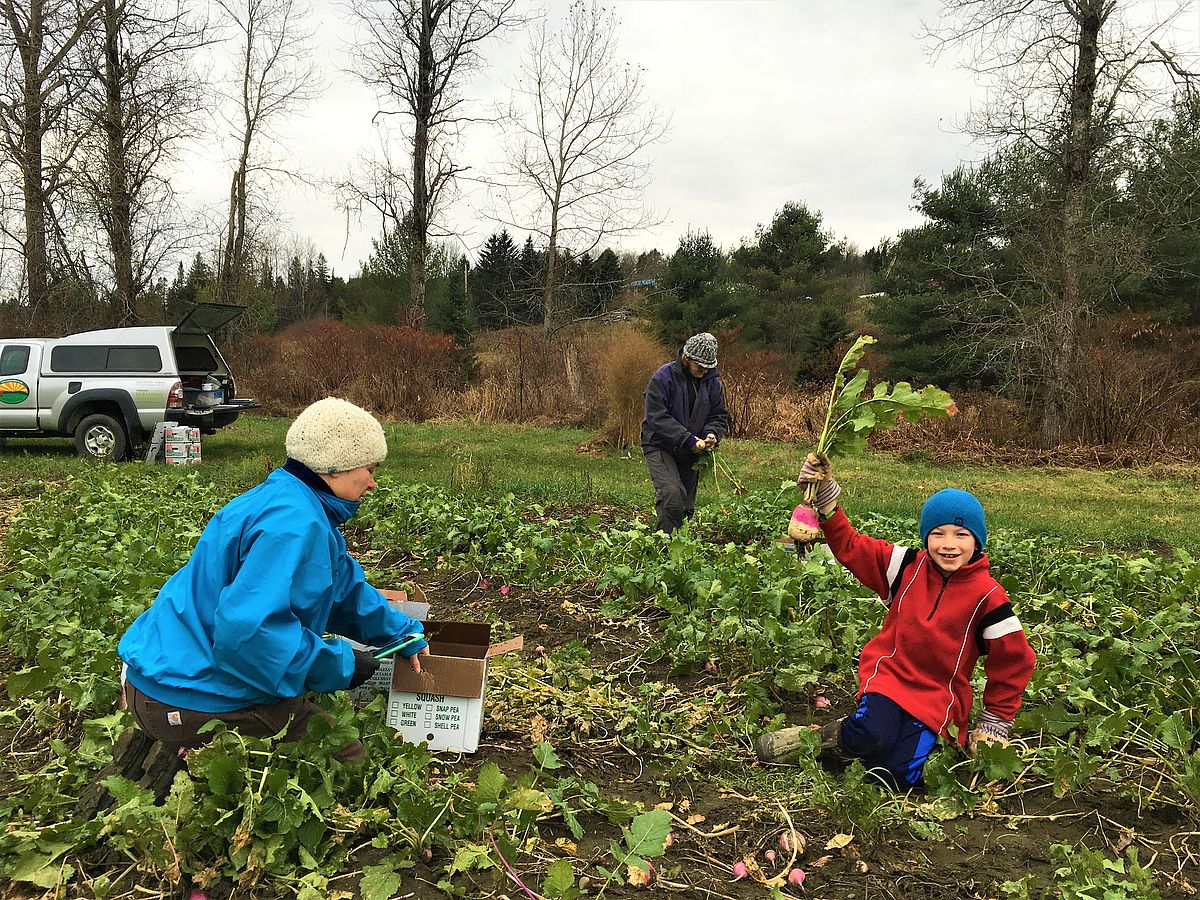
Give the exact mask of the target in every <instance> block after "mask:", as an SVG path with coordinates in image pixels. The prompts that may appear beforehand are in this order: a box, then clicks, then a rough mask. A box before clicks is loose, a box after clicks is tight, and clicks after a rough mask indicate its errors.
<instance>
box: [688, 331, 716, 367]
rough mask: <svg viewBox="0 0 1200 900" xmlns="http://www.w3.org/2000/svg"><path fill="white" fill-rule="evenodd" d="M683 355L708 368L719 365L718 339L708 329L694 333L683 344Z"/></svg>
mask: <svg viewBox="0 0 1200 900" xmlns="http://www.w3.org/2000/svg"><path fill="white" fill-rule="evenodd" d="M683 355H684V356H686V357H687V358H688V359H690V360H691V361H692V362H694V363H696V364H697V365H700V366H704V368H706V369H715V368H716V367H717V339H716V338H715V337H713V336H712V335H711V334H709V333H708V332H707V331H702V332H700V333H699V334H693V335H692V336H691V337H690V338H688V339H687V342H686V343H685V344H684V345H683Z"/></svg>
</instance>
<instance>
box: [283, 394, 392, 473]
mask: <svg viewBox="0 0 1200 900" xmlns="http://www.w3.org/2000/svg"><path fill="white" fill-rule="evenodd" d="M284 444H285V446H286V447H287V455H288V456H290V457H291V458H292V459H294V460H296V461H297V462H301V463H304V465H306V466H308V467H309V468H310V469H312V470H313V471H314V472H318V473H320V474H323V475H330V474H332V473H334V472H349V471H350V470H351V469H357V468H359V467H360V466H374V465H378V464H379V463H381V462H383V458H384V457H385V456H387V440H386V439H385V438H384V436H383V426H382V425H380V424H379V422H378V421H376V419H375V417H374V416H373V415H371V414H370V413H369V412H367V411H366V410H365V409H360V408H359V407H357V406H355V405H354V404H353V403H350V402H349V401H347V400H339V399H338V398H337V397H326V398H325V399H324V400H318V401H317V402H316V403H313V404H311V405H310V406H308V407H306V408H305V409H304V411H303V412H301V413H300V415H298V416H296V421H295V422H293V423H292V427H291V428H289V429H288V433H287V439H286V441H285V442H284Z"/></svg>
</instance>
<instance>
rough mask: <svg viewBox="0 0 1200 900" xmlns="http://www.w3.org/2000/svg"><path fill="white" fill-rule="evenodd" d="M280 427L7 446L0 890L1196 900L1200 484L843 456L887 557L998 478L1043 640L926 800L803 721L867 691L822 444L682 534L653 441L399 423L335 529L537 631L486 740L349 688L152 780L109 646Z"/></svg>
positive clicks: (487, 611) (314, 896) (1021, 605)
mask: <svg viewBox="0 0 1200 900" xmlns="http://www.w3.org/2000/svg"><path fill="white" fill-rule="evenodd" d="M287 426H288V423H287V422H286V421H283V420H278V419H269V418H247V419H244V420H242V421H239V422H238V423H237V424H236V425H235V426H234V427H231V428H229V429H226V430H225V431H223V432H222V433H221V434H219V435H217V436H214V437H212V438H210V439H208V440H206V441H205V444H204V455H205V462H204V463H203V464H202V465H200V466H196V467H174V466H172V467H168V466H165V465H155V466H146V465H142V464H139V463H124V464H120V465H116V466H112V465H105V466H96V465H94V464H91V463H86V462H83V461H80V460H78V459H76V458H75V457H74V455H73V453H72V447H71V444H70V442H68V441H65V440H64V441H38V442H28V443H18V442H10V444H9V446H8V447H7V448H6V449H5V451H4V452H3V453H0V542H2V551H3V552H2V553H0V641H2V642H3V644H2V647H3V649H2V650H0V746H5V747H6V748H9V750H10V752H8V753H6V754H3V755H0V895H3V896H5V897H9V896H12V897H20V898H35V897H36V898H48V897H54V898H59V897H63V898H65V897H70V898H75V897H92V898H105V900H134V898H136V900H143V898H148V897H158V898H162V900H166V898H171V900H174V898H178V897H186V896H189V894H190V892H191V891H193V890H195V891H198V892H201V891H202V892H203V893H202V896H205V897H207V898H208V900H233V898H246V900H282V898H293V897H294V898H298V900H327V898H343V900H356V898H361V900H393V898H396V897H412V898H418V900H435V898H444V897H446V896H460V897H468V898H495V900H502V898H506V897H508V898H511V897H518V896H521V897H537V898H544V900H577V898H583V897H609V898H618V897H632V896H657V897H668V896H671V897H678V896H686V897H709V898H726V900H752V898H753V900H758V898H765V897H774V898H780V900H786V898H797V900H798V898H803V897H817V898H825V900H831V898H839V900H841V898H845V900H850V898H853V900H896V898H897V897H905V898H907V897H921V898H926V900H960V898H966V897H971V898H999V897H1009V898H1016V900H1034V898H1038V900H1045V898H1048V897H1050V898H1056V897H1062V898H1084V897H1089V898H1090V897H1097V898H1098V897H1104V898H1105V900H1155V898H1158V900H1175V898H1185V897H1191V896H1194V895H1195V893H1196V890H1197V887H1196V886H1197V885H1200V821H1198V820H1197V814H1196V809H1197V803H1198V802H1200V749H1198V748H1200V676H1198V674H1197V667H1196V649H1195V648H1196V647H1197V646H1200V610H1198V607H1197V604H1196V602H1195V599H1196V592H1197V586H1198V585H1200V562H1197V560H1196V559H1195V557H1194V556H1193V555H1191V554H1192V553H1194V551H1195V550H1196V548H1197V547H1200V533H1198V528H1200V524H1198V523H1200V516H1198V515H1197V513H1198V512H1200V510H1198V506H1200V501H1198V499H1197V491H1196V475H1195V473H1189V472H1186V471H1179V472H1173V473H1154V472H1150V471H1122V472H1117V473H1110V472H1096V471H1083V470H1056V469H1020V468H1010V467H1005V466H1001V465H975V466H955V467H952V468H950V467H940V466H936V465H931V464H930V463H929V462H927V461H924V460H910V461H905V460H901V459H897V458H895V457H890V456H868V457H864V458H860V459H855V460H848V461H838V462H837V467H838V470H839V473H840V476H841V479H842V481H843V483H844V486H845V494H844V503H845V506H846V507H847V509H848V510H849V511H850V513H851V515H852V516H853V517H855V518H861V519H862V520H863V521H868V518H867V517H868V516H869V515H873V518H871V519H870V520H869V522H868V524H869V526H870V528H869V530H870V532H871V533H872V534H875V535H877V536H879V537H883V538H886V539H888V540H891V541H894V542H895V541H901V542H902V541H905V540H911V539H912V537H913V534H912V533H913V530H914V528H913V522H912V519H913V517H915V515H916V512H917V509H918V506H919V503H920V501H921V500H922V499H923V498H924V497H925V496H926V495H928V494H929V493H930V492H932V491H933V490H936V489H938V488H941V487H945V486H948V485H956V486H961V487H965V488H969V489H972V490H974V491H976V492H977V493H978V494H979V495H980V496H981V498H982V499H983V501H984V504H985V506H986V507H987V509H988V510H989V516H990V527H991V536H990V537H989V541H988V551H989V557H990V558H991V559H992V561H993V567H992V572H993V574H995V575H996V577H997V578H998V579H999V580H1000V581H1001V583H1002V584H1003V585H1004V587H1005V589H1006V591H1008V593H1009V596H1010V597H1011V598H1012V600H1013V604H1014V608H1015V609H1017V610H1019V615H1020V620H1021V622H1022V626H1023V630H1024V631H1025V633H1026V634H1027V636H1028V638H1029V640H1030V644H1031V646H1033V647H1034V649H1035V652H1036V653H1037V657H1038V660H1037V666H1036V668H1035V669H1034V671H1033V676H1032V680H1031V682H1030V684H1029V686H1028V687H1027V689H1026V691H1025V694H1024V701H1023V705H1022V707H1021V709H1020V711H1019V712H1018V714H1017V718H1016V721H1015V725H1014V732H1013V735H1014V740H1013V742H1012V743H1011V744H1010V745H1007V746H996V747H989V748H984V749H982V750H981V751H980V752H979V754H978V755H976V756H974V757H968V756H965V755H963V754H962V753H961V752H959V751H958V750H957V749H954V748H952V747H950V746H945V747H942V748H941V749H939V750H937V751H936V752H935V753H934V755H933V757H932V759H931V760H930V762H929V764H928V765H927V766H926V768H925V785H924V790H923V791H914V792H913V793H911V794H896V793H892V792H890V791H886V790H883V789H881V788H879V787H878V786H877V785H875V784H873V783H872V782H871V781H870V780H869V778H868V777H867V775H866V773H865V771H864V770H863V768H862V765H861V764H860V763H858V762H853V763H851V764H850V765H849V767H848V768H846V769H845V770H837V769H835V770H830V769H829V768H827V767H826V766H825V765H823V764H822V763H821V761H820V760H819V758H818V756H817V753H816V751H817V746H816V745H817V740H816V736H815V734H813V733H812V732H811V730H810V729H809V728H806V727H805V726H810V727H811V726H821V725H823V724H827V723H829V722H831V721H833V720H834V719H835V718H836V717H839V716H842V715H845V714H847V713H848V712H850V711H852V710H853V709H854V707H855V704H856V702H857V696H856V692H857V683H858V675H857V656H858V653H859V651H860V650H861V647H862V646H863V643H864V641H865V640H867V639H869V637H870V636H871V635H872V634H873V633H874V632H875V631H876V630H877V629H878V628H879V625H880V622H881V620H882V618H883V615H884V610H883V608H882V606H881V604H880V603H879V598H878V596H877V595H874V594H873V593H872V592H871V591H870V590H869V589H867V588H865V587H864V586H863V585H861V584H859V583H857V582H856V581H855V580H854V579H853V578H852V577H851V576H850V575H849V573H848V572H846V571H845V570H844V569H842V568H841V567H840V566H831V565H829V564H828V563H827V562H825V561H822V559H821V558H820V557H815V558H810V559H808V560H800V559H798V558H797V557H796V555H795V554H794V553H793V552H792V550H791V548H785V547H782V546H780V545H779V544H778V543H776V542H775V541H774V540H773V538H775V537H777V536H778V535H779V534H780V533H782V532H783V530H784V525H785V522H786V516H787V512H788V511H789V509H790V504H791V502H792V493H793V490H794V489H788V490H786V491H783V490H781V482H782V481H783V480H784V479H785V478H786V477H787V476H789V475H791V474H793V473H794V472H795V470H796V468H797V465H798V462H799V459H800V456H801V453H802V452H803V448H799V447H792V446H781V445H774V444H767V443H756V442H741V441H731V442H729V444H728V446H726V447H725V448H723V450H722V451H721V453H722V459H723V460H724V461H725V464H726V465H727V466H728V467H729V469H730V470H731V471H732V473H733V476H734V478H735V479H736V480H737V481H738V482H739V483H741V484H743V485H744V486H745V488H746V489H747V494H746V495H745V496H737V497H734V496H732V495H731V491H733V486H732V484H731V482H730V480H729V479H728V478H724V477H723V478H722V479H720V480H719V481H717V482H715V483H714V481H713V477H712V476H711V475H710V476H708V477H707V478H706V479H705V480H704V481H702V483H701V491H700V493H701V503H702V509H701V510H699V512H698V516H697V519H698V525H697V527H696V528H695V529H689V530H688V531H686V532H680V533H677V534H676V535H675V536H673V538H672V540H671V542H670V544H669V545H668V546H667V547H666V552H663V550H664V548H663V547H662V546H661V544H660V542H659V539H658V538H657V537H656V536H654V535H651V534H649V533H648V531H647V528H646V524H645V523H647V522H648V521H650V520H651V509H652V503H653V497H652V494H651V490H650V486H649V482H648V479H647V477H646V474H645V471H644V466H643V463H642V460H641V458H640V454H639V453H637V452H635V453H633V454H629V453H620V452H612V453H607V454H588V453H581V452H579V450H578V449H577V447H578V446H579V445H580V444H581V443H583V442H585V441H586V439H587V438H588V437H589V436H590V435H588V434H587V433H585V432H582V431H571V430H562V429H534V428H515V427H495V426H484V425H479V424H476V423H471V422H455V423H443V424H425V425H389V426H387V434H388V441H389V445H390V447H391V455H390V457H389V459H388V460H387V462H386V464H385V466H384V467H383V469H382V473H381V477H380V487H379V489H378V490H377V491H375V492H373V493H372V494H370V495H368V499H367V501H366V502H365V503H364V504H363V507H362V509H361V510H360V511H359V512H358V515H357V516H356V517H355V518H354V519H353V520H352V521H351V522H350V523H348V524H347V526H346V527H345V529H344V531H345V533H346V536H347V539H348V541H349V544H350V546H351V548H352V550H353V552H354V554H355V555H356V557H357V558H358V559H359V560H360V561H361V562H362V564H363V566H364V568H365V570H366V572H367V575H368V577H369V579H370V581H371V583H373V584H375V585H377V586H379V587H392V588H399V587H407V586H411V585H420V586H421V587H422V588H423V589H424V591H425V593H426V595H427V597H428V599H429V601H430V604H431V607H430V618H434V619H461V620H466V621H471V622H488V623H490V624H491V625H492V639H493V640H501V639H507V638H509V637H514V638H515V637H518V636H519V637H521V638H522V639H523V642H524V647H523V649H520V650H514V651H512V652H509V653H507V654H505V655H504V656H501V657H497V658H495V659H494V660H492V662H491V663H490V664H489V670H488V675H487V695H486V696H487V701H486V707H485V709H484V711H483V714H482V716H483V724H482V729H483V730H482V736H481V743H480V747H479V749H478V751H477V752H476V753H474V754H459V753H455V752H446V753H437V754H433V753H430V752H428V751H427V750H426V749H424V748H423V747H422V746H420V745H413V744H409V743H405V742H404V741H402V740H399V739H397V736H396V734H395V732H394V731H393V730H392V729H390V728H388V727H387V726H386V723H385V718H384V698H382V697H379V698H376V699H375V700H374V701H372V702H371V704H370V705H368V706H366V707H362V708H356V707H355V706H354V705H352V703H351V701H350V698H349V697H348V696H347V694H346V693H345V692H342V691H336V692H332V693H330V694H327V695H323V696H322V697H321V698H320V702H321V703H322V704H323V705H324V707H325V709H327V710H328V711H329V713H330V715H331V723H332V724H331V726H330V727H332V728H333V731H332V733H328V734H327V733H325V732H327V731H328V728H324V729H323V728H322V727H321V726H318V727H316V728H314V729H313V731H312V733H310V734H309V735H308V736H307V737H306V738H304V739H303V740H302V741H301V742H299V743H283V742H271V741H268V740H255V739H252V738H247V737H246V736H244V735H239V734H237V733H234V732H228V733H224V734H220V735H218V736H217V737H216V738H215V739H214V740H213V742H212V743H211V744H210V745H209V746H207V747H203V748H199V749H194V750H192V751H191V752H190V753H189V754H188V757H187V759H186V761H185V763H184V764H183V768H182V769H181V770H180V771H178V772H176V773H174V775H173V781H171V782H170V785H169V790H167V786H166V785H165V784H163V785H161V787H162V789H163V790H165V791H166V793H165V794H163V795H156V794H155V792H154V791H153V790H150V789H148V788H147V785H148V784H157V783H158V782H155V781H154V780H153V779H152V778H151V774H152V773H151V766H150V764H149V762H147V763H146V766H145V771H144V773H143V769H142V768H141V767H140V765H139V767H135V768H123V769H122V773H123V774H124V776H125V777H105V773H106V771H108V768H107V767H110V766H112V764H113V757H114V746H116V745H118V744H119V742H120V741H122V740H125V739H126V738H128V737H129V736H130V735H131V734H132V733H133V732H131V731H129V730H127V729H129V728H130V725H131V718H130V716H129V714H128V712H123V711H121V710H120V709H118V705H117V701H118V697H119V695H120V681H119V675H118V673H119V671H120V661H119V659H118V658H117V652H116V648H117V643H118V641H119V639H120V636H121V635H122V634H123V633H124V632H125V629H126V628H127V627H128V625H129V623H130V622H132V621H133V619H134V618H135V617H136V616H138V615H139V614H140V613H141V612H142V611H143V610H144V609H145V608H146V607H147V606H148V605H149V604H150V603H152V602H155V598H156V596H157V595H158V591H159V589H160V587H161V586H162V584H163V583H164V582H165V580H166V579H167V578H168V577H169V576H170V575H171V573H173V572H175V571H177V570H178V569H179V567H180V566H182V565H183V564H184V563H185V562H186V560H187V559H188V557H189V556H190V555H191V548H192V546H193V544H194V543H195V541H196V540H197V538H198V536H199V534H200V531H201V529H202V527H203V525H204V523H205V522H206V521H207V520H208V518H209V516H211V514H212V513H213V512H214V511H215V510H216V509H218V508H219V507H220V506H221V505H222V504H223V503H224V502H225V501H226V500H227V499H228V498H229V497H231V496H233V495H234V494H236V493H238V492H239V491H241V490H242V489H244V488H247V487H249V486H251V485H253V484H255V483H257V482H259V481H261V480H262V478H263V477H264V476H265V475H266V473H267V472H269V471H270V470H271V469H273V468H274V467H275V466H277V465H279V464H280V463H282V462H283V459H284V451H283V444H284V435H285V433H286V430H287ZM718 488H719V492H718ZM593 511H594V512H596V513H597V515H591V514H590V513H591V512H593ZM580 513H582V515H580ZM635 519H636V520H638V522H634V520H635ZM639 522H640V524H639ZM1047 547H1053V548H1054V549H1053V552H1047ZM1168 547H1169V548H1174V549H1175V550H1176V551H1177V552H1165V551H1166V550H1167V548H1168ZM330 639H336V638H330ZM984 668H985V667H984V666H981V667H980V668H979V669H978V670H977V671H976V673H975V674H976V681H977V682H979V681H982V680H983V677H984V674H985V672H984ZM979 686H980V685H978V684H977V687H979ZM433 687H438V685H436V684H434V685H433ZM437 693H440V692H439V691H434V694H435V695H436V694H437ZM322 724H323V720H322ZM788 725H794V726H798V729H797V731H796V732H795V733H796V734H799V735H800V742H801V746H800V747H798V748H797V750H796V752H795V753H794V755H792V756H790V757H789V758H787V759H784V760H778V761H775V762H770V763H764V762H761V761H759V760H758V759H757V757H756V754H755V749H754V748H755V742H756V740H757V739H758V737H759V736H760V735H761V734H762V733H764V732H766V731H772V730H775V729H778V728H781V727H784V726H788ZM354 735H357V736H358V737H359V738H360V739H361V740H362V742H363V743H364V744H365V745H366V747H367V756H366V759H365V760H364V761H363V762H362V763H361V764H355V765H343V764H342V763H339V762H337V761H336V760H335V759H334V758H333V756H332V755H331V754H332V753H333V751H334V750H335V749H336V748H337V747H339V746H340V745H341V743H342V742H344V741H345V740H347V739H348V738H349V737H352V736H354ZM172 758H173V757H172ZM147 759H149V757H147ZM156 760H157V763H161V756H160V757H156ZM157 763H156V764H157ZM168 774H171V773H170V771H169V770H168ZM139 776H140V777H139ZM97 791H99V793H97ZM105 792H107V793H105ZM109 794H111V799H112V801H113V802H112V805H111V806H108V807H105V808H97V811H96V812H94V813H92V812H89V813H88V814H85V815H81V814H80V813H79V809H80V804H81V803H83V801H84V798H85V797H104V796H108V795H109ZM88 809H93V807H88ZM781 839H782V840H784V842H785V843H786V845H787V847H788V848H789V849H787V850H784V849H783V847H784V845H783V844H781V843H780V841H781ZM793 847H794V848H798V849H797V850H796V852H794V853H793V852H791V850H790V848H793ZM781 850H782V852H780V851H781ZM739 865H742V866H747V871H748V872H749V874H748V875H747V876H746V877H744V878H741V879H739V880H736V881H734V880H731V877H732V875H733V874H734V867H735V866H739ZM789 877H791V878H792V879H793V880H791V881H789V880H788V878H789ZM797 877H798V878H799V879H801V880H803V885H802V886H801V885H797V884H796V881H795V879H796V878H797ZM516 885H520V886H522V887H524V888H525V889H524V890H518V888H517V887H516ZM639 885H641V886H639Z"/></svg>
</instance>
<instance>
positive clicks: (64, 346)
mask: <svg viewBox="0 0 1200 900" xmlns="http://www.w3.org/2000/svg"><path fill="white" fill-rule="evenodd" d="M243 309H244V307H240V306H226V305H222V304H216V303H202V304H198V305H197V306H196V307H195V308H194V309H192V310H191V312H189V313H188V315H187V316H186V317H185V318H184V320H183V321H182V322H180V323H179V324H178V325H175V326H169V325H154V326H139V327H133V328H108V329H105V330H102V331H85V332H81V333H80V334H72V335H68V336H67V337H63V338H8V339H2V340H0V438H5V439H8V438H20V437H55V436H66V437H73V438H74V439H75V448H76V450H77V451H78V452H79V455H80V456H86V457H92V458H94V459H112V460H119V459H124V458H125V457H126V455H131V454H132V453H133V452H136V451H137V450H139V449H140V448H141V446H142V445H143V444H144V443H145V442H146V440H147V439H148V438H149V436H150V435H152V434H153V433H154V428H155V426H156V425H157V424H158V423H159V422H175V423H178V424H180V425H193V426H196V427H198V428H199V429H200V431H201V432H202V433H204V434H212V433H213V432H214V431H216V430H217V429H218V428H222V427H224V426H226V425H228V424H230V423H231V422H233V421H234V420H235V419H236V418H237V417H238V414H239V413H240V412H241V411H242V410H243V409H247V408H250V407H253V406H257V405H258V404H257V403H256V402H255V401H254V400H250V399H243V400H238V399H235V398H236V387H235V385H234V382H233V376H232V375H231V374H230V372H229V367H228V366H227V365H226V364H225V360H224V359H223V358H222V356H221V353H220V351H219V350H217V345H216V343H215V342H214V341H213V338H212V335H213V332H215V331H216V330H217V329H218V328H220V327H221V326H222V325H224V324H226V323H227V322H230V321H232V320H233V319H234V318H236V317H237V316H239V315H241V313H242V311H243Z"/></svg>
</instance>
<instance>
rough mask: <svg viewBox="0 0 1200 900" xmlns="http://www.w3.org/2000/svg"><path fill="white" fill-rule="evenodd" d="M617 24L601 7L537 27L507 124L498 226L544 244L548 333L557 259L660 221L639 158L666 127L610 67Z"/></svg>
mask: <svg viewBox="0 0 1200 900" xmlns="http://www.w3.org/2000/svg"><path fill="white" fill-rule="evenodd" d="M617 24H618V23H617V20H616V18H615V17H614V16H613V15H612V14H611V13H609V12H607V11H605V10H604V8H603V7H601V6H599V5H598V4H596V3H584V2H577V3H575V4H574V5H572V7H571V10H570V13H569V14H568V17H567V20H566V22H565V23H563V26H562V30H561V31H559V32H557V33H555V32H551V30H550V29H549V27H548V25H547V23H546V22H544V21H543V22H542V23H541V24H540V25H539V27H538V28H537V30H536V32H535V34H534V35H533V38H532V39H531V41H530V44H529V49H528V53H527V56H526V59H525V62H524V63H523V65H522V69H521V75H520V77H519V79H518V81H517V84H516V85H515V87H514V89H513V97H512V100H511V102H510V106H509V112H508V116H507V118H506V121H507V123H508V125H509V127H510V130H511V134H512V136H513V142H512V143H511V144H510V147H509V168H508V172H507V175H508V178H507V180H506V183H505V185H504V187H503V192H504V201H505V204H506V206H507V210H508V213H507V215H501V218H502V219H503V220H504V221H505V223H506V224H509V225H512V226H513V227H515V228H518V229H521V230H524V231H529V232H532V233H534V234H537V235H540V236H541V237H542V239H543V240H544V241H545V242H546V246H547V255H546V266H545V273H544V282H543V285H542V314H543V321H544V324H545V326H546V327H547V328H549V327H550V325H551V323H552V322H553V321H554V319H555V318H556V316H557V315H558V314H559V310H557V309H556V298H555V289H556V281H557V278H558V275H559V267H560V265H561V263H562V259H561V258H560V257H561V256H562V255H563V254H564V253H565V254H566V256H567V259H568V260H569V259H571V258H575V257H578V256H581V255H582V254H584V253H590V252H591V251H593V250H594V249H596V247H597V246H598V245H599V244H600V243H601V241H603V240H604V239H605V238H611V237H614V236H617V235H621V234H627V233H630V232H634V231H639V230H642V229H644V228H648V227H650V226H652V225H655V224H658V222H659V221H660V219H659V218H657V217H656V216H655V215H654V213H653V212H652V211H650V210H648V209H647V207H646V206H645V199H644V195H645V191H646V188H647V186H648V185H649V182H650V160H649V159H648V157H647V151H648V149H649V148H650V147H651V146H652V145H654V144H655V143H657V142H658V141H659V140H661V139H662V138H663V137H664V135H665V134H666V130H667V124H668V123H667V119H666V117H664V116H663V115H662V114H661V113H660V112H659V110H658V109H657V108H656V107H655V106H653V105H652V104H650V103H649V102H648V101H647V99H646V96H645V85H644V84H643V81H642V73H641V70H640V69H638V68H636V67H634V66H631V65H629V64H628V63H624V62H622V61H621V60H620V59H619V58H618V56H617V36H618V28H617Z"/></svg>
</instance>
